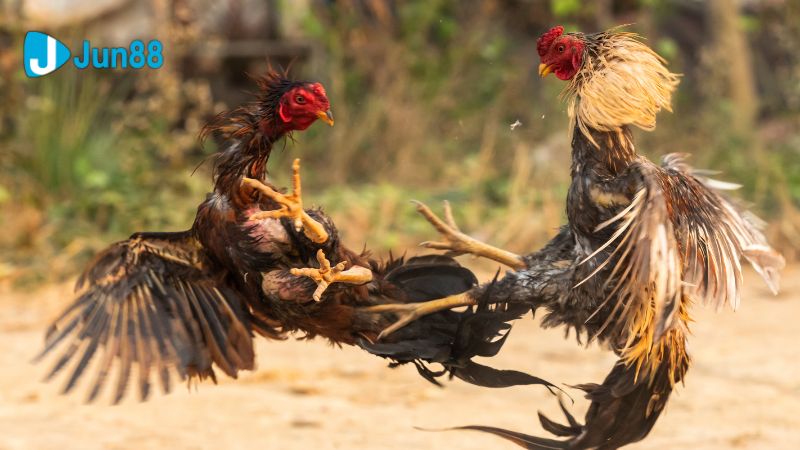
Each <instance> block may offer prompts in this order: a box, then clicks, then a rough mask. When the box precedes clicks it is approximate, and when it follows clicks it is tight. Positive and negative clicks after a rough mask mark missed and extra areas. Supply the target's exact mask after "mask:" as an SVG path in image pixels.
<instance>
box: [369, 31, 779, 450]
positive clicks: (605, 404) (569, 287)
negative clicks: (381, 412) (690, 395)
mask: <svg viewBox="0 0 800 450" xmlns="http://www.w3.org/2000/svg"><path fill="white" fill-rule="evenodd" d="M537 50H538V53H539V56H540V58H541V65H540V66H539V73H540V75H541V76H542V77H544V76H546V75H547V74H548V73H551V72H553V73H555V74H556V76H557V77H558V78H560V79H562V80H565V81H568V82H569V84H568V85H567V87H566V89H565V91H564V93H563V95H564V97H565V98H566V99H567V102H568V110H569V115H570V118H571V121H572V130H573V136H572V169H571V175H572V184H571V186H570V189H569V193H568V196H567V216H568V219H569V223H568V224H567V225H565V226H564V227H562V229H561V231H560V233H559V234H558V235H557V236H556V237H555V238H554V239H553V240H552V241H551V242H550V243H549V244H547V245H546V246H545V247H544V248H542V249H541V250H539V251H537V252H535V253H532V254H529V255H525V256H519V255H515V254H513V253H510V252H507V251H504V250H500V249H496V248H494V247H491V246H488V245H486V244H484V243H481V242H478V241H476V240H474V239H472V238H470V237H469V236H467V235H465V234H463V233H462V232H460V231H459V230H458V228H457V227H456V225H455V223H454V222H453V221H452V215H451V214H450V212H449V206H447V205H446V208H445V215H446V219H447V220H446V221H442V220H440V219H439V218H438V217H436V216H435V215H434V214H433V213H432V212H431V211H430V209H428V208H427V207H425V206H424V205H421V204H420V205H419V210H420V212H421V213H422V214H423V215H424V216H425V217H426V218H427V219H428V220H429V221H430V222H431V223H432V224H433V225H434V226H435V227H436V228H437V230H438V231H439V232H440V233H441V234H442V235H443V237H444V241H442V242H432V243H426V244H424V245H426V246H428V247H431V248H436V249H442V250H448V251H450V252H452V253H456V254H463V253H472V254H475V255H479V256H484V257H488V258H492V259H494V260H496V261H499V262H501V263H504V264H506V265H508V266H510V267H512V268H513V269H515V271H513V272H509V273H507V275H506V276H505V277H504V278H502V279H501V280H499V281H497V282H495V283H491V284H487V285H482V286H478V287H476V288H474V289H472V290H470V291H468V292H466V293H463V294H457V295H453V296H450V297H447V298H444V299H440V300H435V301H431V302H426V303H423V304H420V305H381V306H376V307H373V308H371V310H372V311H374V312H380V313H386V312H390V311H391V312H394V313H395V314H397V315H398V317H399V320H398V321H397V322H396V323H395V324H393V325H392V326H391V327H389V328H388V329H386V330H385V331H384V332H383V335H382V336H387V335H390V334H391V333H393V332H394V331H395V330H398V329H400V328H402V327H403V326H405V324H408V323H412V322H413V321H414V320H416V319H418V318H419V317H422V316H424V315H425V314H429V313H433V312H435V311H439V310H440V309H442V308H450V307H455V306H464V305H474V304H476V303H478V302H479V300H478V299H481V298H486V297H488V298H489V300H488V303H491V304H505V305H518V304H523V305H527V306H528V307H529V308H530V309H531V310H533V311H536V310H538V309H540V308H541V309H544V310H545V315H544V318H543V322H542V324H543V325H544V326H545V327H554V326H560V325H564V326H566V327H568V328H573V329H575V330H576V331H577V335H578V337H579V339H580V338H581V337H582V336H583V337H586V338H587V339H589V340H594V339H596V340H598V341H599V342H600V343H602V344H604V345H606V346H608V347H609V348H610V349H611V350H613V351H614V352H615V353H616V354H617V355H619V357H620V359H619V361H618V362H617V363H616V364H615V365H614V367H613V369H612V370H611V372H610V373H609V375H608V376H607V377H606V379H605V380H604V381H603V383H602V384H600V385H598V384H585V385H582V386H580V388H581V389H583V390H584V391H585V392H586V395H587V397H588V398H589V399H590V400H591V406H590V407H589V410H588V412H587V414H586V418H585V423H584V424H580V423H578V422H577V421H576V420H575V419H574V418H573V417H572V416H571V415H570V414H569V413H568V412H567V410H566V408H564V412H565V414H566V415H567V419H568V423H567V424H559V423H556V422H553V421H551V420H550V419H548V418H546V417H544V416H540V419H541V422H542V425H543V427H544V428H545V429H546V430H548V431H550V432H552V433H554V434H556V435H557V436H563V437H566V438H567V439H566V440H555V439H544V438H538V437H533V436H528V435H524V434H521V433H515V432H510V431H507V430H502V429H498V428H492V427H483V426H475V427H466V428H470V429H477V430H482V431H488V432H491V433H495V434H498V435H500V436H503V437H506V438H508V439H510V440H513V441H514V442H516V443H518V444H520V445H521V446H523V447H526V448H537V449H538V448H569V449H588V448H598V449H614V448H618V447H621V446H623V445H626V444H629V443H632V442H636V441H639V440H641V439H643V438H644V437H645V436H646V435H647V434H648V433H649V431H650V430H651V429H652V427H653V425H654V423H655V421H656V420H657V418H658V416H659V414H660V413H661V411H662V410H663V408H664V406H665V405H666V403H667V399H668V397H669V395H670V393H671V392H672V390H673V388H674V386H675V384H676V383H678V382H681V381H683V378H684V375H685V373H686V371H687V369H688V368H689V363H690V358H689V355H688V353H687V350H686V338H687V334H688V324H689V322H690V321H691V318H690V308H691V306H692V304H694V303H706V304H711V305H714V306H716V307H721V306H723V305H725V304H729V305H731V306H732V307H733V308H736V306H737V305H738V304H739V297H740V288H741V284H742V268H741V264H740V260H741V259H742V258H744V259H746V260H747V261H748V262H749V263H750V264H751V265H752V266H753V268H754V269H755V270H756V271H757V272H758V273H759V274H760V275H761V276H762V277H763V278H764V280H765V281H766V283H767V285H768V286H769V288H770V289H771V290H772V291H773V292H777V290H778V279H779V274H778V272H779V270H780V269H781V268H782V266H783V258H782V257H781V256H780V254H778V253H777V252H776V251H775V250H773V249H772V248H771V247H770V246H769V245H768V243H767V241H766V239H765V238H764V236H763V235H762V233H761V232H760V231H759V227H760V222H759V221H758V219H756V218H755V217H754V216H753V215H752V214H750V213H748V212H747V211H745V210H743V209H742V208H740V207H739V206H737V204H736V203H734V202H732V201H731V200H729V199H728V198H727V197H726V196H725V195H724V194H723V193H722V192H721V190H725V189H731V188H733V187H735V186H734V185H731V184H729V183H723V182H719V181H715V180H711V179H709V178H706V177H705V176H703V173H702V172H700V171H695V170H693V169H692V168H691V167H689V166H688V165H687V164H686V162H685V157H684V156H683V155H678V154H671V155H667V156H665V157H664V159H663V161H662V164H661V165H660V166H659V165H656V164H653V163H652V162H650V161H649V160H647V159H646V158H645V157H643V156H640V155H638V154H637V153H636V150H635V148H634V143H633V138H632V134H631V128H632V127H633V126H636V127H639V128H642V129H644V130H651V129H653V128H654V127H655V116H656V113H657V112H659V111H660V110H661V109H667V110H669V109H670V98H671V94H672V92H673V90H674V89H675V88H676V86H677V84H678V77H677V76H676V75H675V74H673V73H670V72H669V70H667V68H666V67H665V65H664V63H665V62H664V60H663V59H662V58H661V57H659V56H658V55H656V54H655V53H654V52H653V51H652V50H651V49H650V48H648V47H647V46H646V45H644V44H643V43H642V42H641V41H640V39H639V37H638V36H636V35H635V34H633V33H628V32H624V31H621V30H619V29H612V30H610V31H607V32H602V33H596V34H583V33H564V31H563V28H562V27H555V28H553V29H551V30H549V31H548V32H547V33H545V34H544V35H543V36H541V37H540V38H539V40H538V41H537ZM487 320H491V319H487Z"/></svg>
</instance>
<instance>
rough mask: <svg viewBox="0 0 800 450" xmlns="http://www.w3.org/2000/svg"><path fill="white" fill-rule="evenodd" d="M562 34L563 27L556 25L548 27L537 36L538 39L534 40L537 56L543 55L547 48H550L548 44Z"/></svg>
mask: <svg viewBox="0 0 800 450" xmlns="http://www.w3.org/2000/svg"><path fill="white" fill-rule="evenodd" d="M562 34H564V27H562V26H561V25H558V26H555V27H553V28H550V29H549V30H548V31H547V33H545V34H543V35H542V36H541V37H539V39H537V40H536V51H537V52H539V57H542V56H544V55H545V54H546V53H547V50H548V49H550V45H552V44H553V41H555V40H556V38H557V37H559V36H561V35H562Z"/></svg>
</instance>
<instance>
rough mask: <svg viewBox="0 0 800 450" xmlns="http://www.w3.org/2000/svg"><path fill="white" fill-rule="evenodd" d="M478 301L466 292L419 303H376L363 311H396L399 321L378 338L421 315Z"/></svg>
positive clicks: (385, 329)
mask: <svg viewBox="0 0 800 450" xmlns="http://www.w3.org/2000/svg"><path fill="white" fill-rule="evenodd" d="M477 303H478V302H477V301H476V300H475V299H474V298H472V297H470V296H469V295H467V294H466V293H462V294H456V295H450V296H448V297H444V298H440V299H436V300H430V301H427V302H419V303H392V304H388V305H375V306H368V307H366V308H363V309H362V310H363V311H366V312H370V313H387V312H391V313H395V314H396V315H397V317H398V319H397V321H396V322H394V323H393V324H391V325H389V326H388V327H386V328H384V330H383V331H381V334H379V335H378V339H381V338H384V337H386V336H388V335H390V334H392V333H394V332H395V331H397V330H399V329H400V328H403V327H404V326H406V325H408V324H409V323H411V322H413V321H415V320H417V319H419V318H420V317H423V316H427V315H428V314H433V313H435V312H438V311H443V310H445V309H452V308H458V307H459V306H472V305H476V304H477Z"/></svg>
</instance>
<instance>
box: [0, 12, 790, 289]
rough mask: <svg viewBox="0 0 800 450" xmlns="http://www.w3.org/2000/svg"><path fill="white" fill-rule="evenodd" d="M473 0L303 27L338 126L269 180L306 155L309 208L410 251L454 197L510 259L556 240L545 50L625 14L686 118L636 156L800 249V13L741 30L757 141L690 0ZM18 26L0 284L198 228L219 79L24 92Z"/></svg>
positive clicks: (4, 86)
mask: <svg viewBox="0 0 800 450" xmlns="http://www.w3.org/2000/svg"><path fill="white" fill-rule="evenodd" d="M467 3H468V6H469V7H464V6H465V4H464V2H458V1H455V0H433V1H426V2H423V1H417V2H397V3H394V4H393V5H394V6H393V7H392V8H391V10H390V12H389V13H385V12H384V13H381V14H378V13H377V12H376V11H372V10H370V9H369V7H368V6H364V5H366V4H373V3H372V2H366V3H361V2H343V4H342V6H341V7H335V6H331V5H329V4H327V3H325V6H324V7H323V6H317V7H312V8H310V9H309V10H308V11H307V14H305V15H304V16H303V18H302V21H301V26H302V32H303V34H304V35H305V36H307V37H308V38H309V39H311V40H313V41H314V42H316V43H317V44H318V45H321V46H322V47H323V50H324V51H323V52H321V54H319V55H317V56H316V58H317V61H315V64H314V67H317V68H318V69H317V70H316V71H315V73H299V75H300V76H305V77H306V78H312V79H318V80H321V81H322V82H323V83H324V84H325V85H326V87H327V89H328V94H329V97H330V98H331V101H332V108H333V110H334V113H335V116H336V127H334V128H333V129H329V128H327V127H322V126H319V125H317V126H314V127H312V128H311V129H310V130H308V131H307V132H304V133H302V134H297V135H296V136H295V137H296V140H297V142H296V143H294V142H288V143H287V145H286V148H285V151H276V152H274V153H273V156H272V159H271V161H270V173H271V176H273V177H274V179H275V180H276V182H277V184H279V185H287V184H288V174H289V167H290V161H291V159H293V158H295V157H298V156H300V157H302V158H303V167H304V169H303V170H304V179H305V180H306V184H305V187H306V189H305V190H304V194H305V195H306V197H307V200H306V201H307V202H308V203H310V204H317V205H322V206H324V207H325V209H326V210H327V211H328V212H329V213H331V215H332V216H333V217H334V219H335V220H336V223H337V224H338V226H339V227H340V229H341V230H342V232H343V234H344V237H345V241H346V242H347V243H348V244H350V245H352V246H353V247H360V246H361V245H363V244H367V245H368V246H369V247H370V248H372V249H375V251H377V252H379V253H384V252H386V251H388V250H390V249H393V250H394V251H395V252H402V251H403V249H405V248H409V247H412V246H414V244H415V243H416V242H419V241H420V240H426V239H431V238H434V237H435V234H434V233H433V231H432V230H431V229H430V228H429V227H428V226H427V225H426V223H425V222H424V221H422V220H421V219H419V218H418V217H417V215H416V213H415V211H414V207H413V205H411V204H410V203H409V200H410V199H412V198H416V199H419V200H422V201H425V202H428V203H429V204H430V206H432V207H433V208H434V209H437V210H438V209H439V208H440V206H439V205H438V203H439V202H440V201H441V200H445V199H447V200H449V201H450V202H451V203H452V205H453V208H454V211H455V213H456V218H457V220H458V222H459V224H460V225H461V227H462V229H464V230H465V231H468V232H470V233H471V234H473V235H475V236H477V237H479V238H483V239H488V240H490V241H492V242H493V243H495V244H498V245H501V246H505V247H508V248H510V249H512V250H516V251H526V250H530V249H532V248H535V247H536V246H537V245H539V244H541V243H542V242H543V241H544V240H545V239H547V237H548V236H550V235H551V234H552V233H553V232H554V230H555V228H556V227H557V226H558V225H559V224H560V223H562V222H563V210H564V206H563V202H564V193H565V192H566V188H567V186H568V183H569V171H568V167H569V142H568V140H567V136H568V130H567V129H566V127H567V119H566V115H565V111H564V105H563V104H562V103H561V102H560V101H559V100H558V98H557V97H558V93H559V91H560V89H561V88H562V87H563V84H562V83H560V82H558V81H557V80H554V79H552V78H548V79H545V80H539V79H538V78H537V77H536V76H535V75H536V71H535V67H536V64H537V63H538V60H537V58H536V56H535V45H534V37H535V35H536V33H538V32H541V31H543V30H544V29H546V28H547V27H549V26H552V25H553V24H555V23H562V24H565V25H566V26H568V28H570V29H584V30H594V29H597V28H598V25H596V24H598V23H601V22H603V20H607V19H606V18H604V17H606V16H609V15H610V17H611V18H612V19H613V20H615V21H616V22H617V23H627V22H638V23H640V25H637V26H634V30H636V31H639V32H641V33H643V34H645V35H647V36H648V37H649V38H650V39H651V43H652V45H653V46H654V48H656V49H657V50H658V51H659V53H661V54H662V55H663V56H665V57H666V58H667V59H668V60H670V62H671V67H672V68H673V70H675V71H677V72H683V73H684V74H685V77H684V82H683V83H682V85H681V88H680V90H679V93H678V95H677V97H676V99H675V112H674V114H666V113H665V114H662V115H661V116H660V117H659V124H658V128H657V129H656V131H655V132H653V133H641V132H637V139H638V143H639V149H640V150H642V151H643V152H644V153H646V154H648V155H650V156H652V157H653V158H654V159H656V158H658V157H659V156H660V155H663V154H665V153H669V152H675V151H685V152H690V153H693V154H694V155H695V158H694V160H693V163H694V164H695V165H696V166H698V167H713V168H720V169H723V170H724V172H725V174H724V175H723V176H721V177H722V178H724V179H728V180H736V181H738V182H741V183H742V184H743V185H744V186H745V189H744V190H743V192H742V195H743V196H744V197H745V198H747V199H749V200H753V201H755V202H756V203H757V204H758V208H757V211H758V212H759V213H761V214H763V215H766V216H767V217H768V218H770V219H773V222H775V223H776V224H777V225H776V227H774V229H773V231H772V232H771V233H772V236H773V237H777V238H778V239H783V240H785V241H786V242H788V243H790V244H792V246H796V245H797V242H800V240H798V236H797V235H798V233H797V232H796V228H795V227H794V225H793V224H794V223H795V222H796V220H795V219H796V218H797V216H796V214H795V212H794V208H795V205H796V204H797V202H798V199H800V133H798V131H797V130H798V126H797V124H798V117H800V82H798V80H800V62H798V60H797V59H798V57H796V56H791V55H793V54H794V53H792V52H791V49H794V48H797V47H796V45H800V38H798V36H800V34H797V33H795V34H792V32H796V31H798V30H797V27H798V26H797V25H796V24H797V23H800V11H798V9H800V8H795V9H790V10H787V11H782V12H778V13H775V12H773V11H766V12H761V13H757V14H747V15H746V16H743V19H742V23H743V24H744V25H746V30H747V32H748V33H749V34H748V37H749V39H750V43H751V45H752V48H753V58H754V63H753V65H754V71H755V75H756V79H757V80H759V93H760V94H761V111H762V113H761V115H760V116H759V117H758V122H757V123H756V124H754V127H753V129H752V130H749V131H748V132H745V133H742V132H735V131H733V130H732V129H731V127H730V122H731V120H732V117H733V116H734V115H735V114H736V111H737V107H736V105H735V104H732V103H731V102H730V101H729V100H728V99H726V98H724V95H722V94H721V92H723V90H722V88H721V87H720V82H719V81H717V78H715V77H713V76H711V75H712V74H713V73H714V60H713V58H712V57H711V56H709V53H708V52H707V46H709V45H711V43H712V42H713V39H710V38H709V39H705V38H704V36H693V35H691V34H690V33H687V32H685V31H684V30H683V29H682V27H687V26H688V25H687V24H685V23H683V22H681V21H680V20H681V17H683V15H682V14H684V13H685V11H682V10H680V11H678V9H679V8H680V7H681V6H680V3H679V2H677V3H676V2H670V1H666V0H663V1H662V0H658V1H655V0H650V1H619V2H585V1H580V0H552V1H549V2H531V3H528V2H511V1H508V2H506V1H489V0H484V1H470V2H467ZM375 4H382V3H381V2H377V3H375ZM601 4H605V5H612V6H613V5H616V6H615V7H614V8H612V9H610V10H607V11H602V10H601V9H600V6H598V5H601ZM358 5H361V6H359V7H357V6H358ZM284 7H288V6H287V5H285V4H284ZM679 13H680V14H679ZM603 14H605V16H604V15H603ZM792 17H794V18H796V19H798V20H797V21H793V20H792ZM665 30H676V31H675V32H673V33H667V32H665ZM0 31H2V30H0ZM4 32H5V33H6V35H7V36H8V37H9V39H11V45H7V46H6V49H8V50H9V51H10V52H11V56H8V57H7V58H0V74H1V75H2V78H1V79H0V103H2V105H1V106H0V108H2V109H0V149H2V152H0V227H3V229H4V233H2V234H0V250H2V253H3V255H4V256H3V261H2V263H0V281H2V279H3V278H4V277H5V278H6V279H12V280H13V281H14V282H15V283H23V284H24V283H26V282H30V281H32V280H41V279H45V278H47V279H52V278H59V277H63V276H68V275H71V274H74V272H75V271H77V270H79V268H80V267H81V266H82V265H83V263H84V262H85V261H86V260H87V259H88V258H89V257H90V256H91V254H93V253H94V252H96V251H97V250H99V249H100V248H102V247H104V246H105V245H107V244H108V243H109V242H111V241H113V240H116V239H121V238H124V237H126V236H127V235H129V234H130V233H132V232H134V231H137V230H157V229H158V230H178V229H185V228H187V227H188V226H189V225H190V224H191V221H192V218H193V215H194V211H195V208H196V206H197V205H198V204H199V203H200V201H201V200H202V199H203V198H204V193H205V192H206V191H207V190H208V189H209V187H210V174H209V170H208V169H209V165H208V164H206V165H204V166H202V167H201V168H200V169H199V171H198V172H197V174H195V175H194V176H192V175H191V173H192V170H193V169H194V168H195V167H196V166H197V165H198V164H200V163H201V162H202V161H203V160H204V159H205V158H207V157H208V155H209V154H210V153H211V152H213V150H214V149H213V148H208V149H205V150H203V149H201V148H200V145H199V144H198V142H197V141H196V136H197V132H198V131H199V128H200V126H201V125H202V123H203V120H205V119H206V118H208V117H209V116H210V115H211V114H212V113H213V112H218V111H219V110H220V108H221V106H220V105H218V104H215V103H214V99H213V98H212V95H211V93H210V90H209V83H208V81H207V80H202V79H190V78H189V77H187V76H185V75H184V74H182V73H181V72H180V70H179V69H178V67H179V62H180V61H177V60H173V61H167V63H168V65H167V66H166V67H165V69H164V70H160V71H156V72H150V73H148V72H143V73H139V74H133V73H129V72H128V73H125V72H112V73H105V74H100V73H95V72H91V71H82V72H80V73H78V72H77V71H75V70H74V69H70V68H66V69H62V70H61V71H59V72H58V73H57V74H56V75H53V76H48V77H45V78H42V79H38V80H33V81H32V80H27V79H25V78H24V76H23V75H22V74H21V68H20V67H18V61H19V60H20V59H21V57H20V55H19V54H18V53H17V52H18V51H19V48H20V47H21V45H20V44H19V43H20V39H21V33H19V30H16V29H10V30H5V31H4ZM762 49H763V51H762ZM14 53H16V54H14ZM785 55H790V56H787V57H784V56H785ZM178 57H179V56H178V55H175V56H174V58H178ZM787 58H788V59H787ZM792 58H794V59H792ZM9 61H10V62H9ZM767 62H772V65H769V64H767ZM170 66H171V67H170ZM765 67H769V68H771V70H769V71H764V70H763V69H764V68H765ZM717 69H719V68H718V67H717ZM722 69H723V70H724V67H723V68H722ZM220 77H222V74H221V75H220ZM229 106H233V105H229ZM517 121H519V122H520V124H521V125H519V126H518V127H517V128H515V129H512V128H511V126H510V125H511V124H513V123H515V122H517ZM781 217H782V218H783V220H778V218H781ZM787 253H788V252H787ZM790 256H791V255H790Z"/></svg>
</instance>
